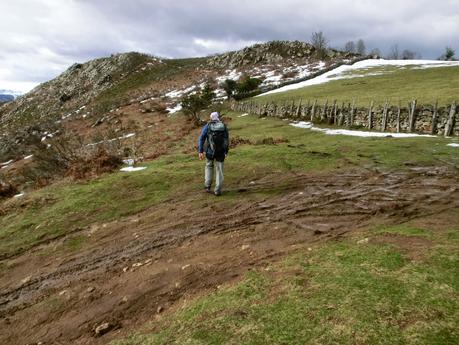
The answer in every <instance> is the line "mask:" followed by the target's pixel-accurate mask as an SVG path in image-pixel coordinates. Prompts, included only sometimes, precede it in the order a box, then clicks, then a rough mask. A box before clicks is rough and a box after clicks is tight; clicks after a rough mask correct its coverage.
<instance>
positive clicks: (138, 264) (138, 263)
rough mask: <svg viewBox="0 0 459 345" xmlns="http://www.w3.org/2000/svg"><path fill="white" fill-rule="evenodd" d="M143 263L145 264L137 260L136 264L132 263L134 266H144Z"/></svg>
mask: <svg viewBox="0 0 459 345" xmlns="http://www.w3.org/2000/svg"><path fill="white" fill-rule="evenodd" d="M142 265H143V263H141V262H136V263H135V264H132V267H140V266H142Z"/></svg>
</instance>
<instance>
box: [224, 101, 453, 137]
mask: <svg viewBox="0 0 459 345" xmlns="http://www.w3.org/2000/svg"><path fill="white" fill-rule="evenodd" d="M231 109H232V110H235V111H239V112H246V113H249V114H254V115H258V116H260V117H265V116H270V117H279V118H288V119H292V120H303V121H309V122H312V123H324V124H330V125H337V126H345V127H349V128H362V129H363V128H365V129H369V130H376V131H382V132H385V131H389V132H408V133H422V134H434V135H444V136H453V135H454V136H459V121H458V119H457V117H458V114H457V111H456V110H457V107H456V102H453V103H452V104H450V105H444V106H439V105H438V101H437V102H435V104H434V105H419V104H418V102H417V100H412V101H411V102H409V103H408V104H407V106H406V107H402V105H401V103H400V102H399V104H398V105H391V104H390V103H389V101H388V100H386V101H385V102H384V104H383V105H380V106H375V102H374V101H373V100H372V101H371V102H370V103H369V105H368V107H357V106H356V105H355V100H352V102H342V103H341V104H338V102H337V100H333V102H329V100H328V99H326V100H325V102H324V103H323V105H321V104H319V102H318V101H317V99H315V100H314V101H313V102H310V101H309V100H308V101H307V103H305V102H303V101H301V100H299V101H297V102H295V101H294V100H293V101H290V102H287V101H284V102H283V103H282V104H278V103H274V102H266V103H261V102H255V101H253V100H251V101H245V102H242V101H241V102H236V101H233V102H232V103H231Z"/></svg>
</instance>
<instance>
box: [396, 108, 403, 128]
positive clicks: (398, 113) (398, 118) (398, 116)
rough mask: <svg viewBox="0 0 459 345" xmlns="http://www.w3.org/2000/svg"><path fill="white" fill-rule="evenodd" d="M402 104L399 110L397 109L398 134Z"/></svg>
mask: <svg viewBox="0 0 459 345" xmlns="http://www.w3.org/2000/svg"><path fill="white" fill-rule="evenodd" d="M401 108H402V106H401V102H400V101H399V102H398V109H397V133H400V112H401Z"/></svg>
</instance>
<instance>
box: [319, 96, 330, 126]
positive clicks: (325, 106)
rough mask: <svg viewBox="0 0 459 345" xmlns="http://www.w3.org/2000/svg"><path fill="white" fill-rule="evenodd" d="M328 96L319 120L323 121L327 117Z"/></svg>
mask: <svg viewBox="0 0 459 345" xmlns="http://www.w3.org/2000/svg"><path fill="white" fill-rule="evenodd" d="M327 107H328V98H327V100H326V101H325V104H324V111H323V112H322V113H321V114H320V121H323V120H324V119H325V118H326V117H327Z"/></svg>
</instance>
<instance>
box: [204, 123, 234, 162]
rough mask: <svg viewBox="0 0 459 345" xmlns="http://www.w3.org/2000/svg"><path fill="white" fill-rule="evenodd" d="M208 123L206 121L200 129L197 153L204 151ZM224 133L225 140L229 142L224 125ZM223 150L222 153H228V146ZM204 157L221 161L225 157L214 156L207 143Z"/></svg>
mask: <svg viewBox="0 0 459 345" xmlns="http://www.w3.org/2000/svg"><path fill="white" fill-rule="evenodd" d="M209 123H210V122H209ZM209 123H207V124H206V125H205V126H204V127H203V128H202V130H201V135H200V136H199V140H198V152H199V153H203V152H204V144H205V142H206V140H207V139H208V138H207V134H208V132H209ZM225 135H226V139H227V142H228V144H229V135H228V129H227V128H226V126H225ZM224 151H225V152H224V155H226V154H228V147H226V148H225V150H224ZM206 157H207V158H208V159H216V160H217V161H223V160H224V159H225V157H224V156H222V157H220V156H219V157H214V153H213V152H212V149H211V148H210V145H207V148H206Z"/></svg>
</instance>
